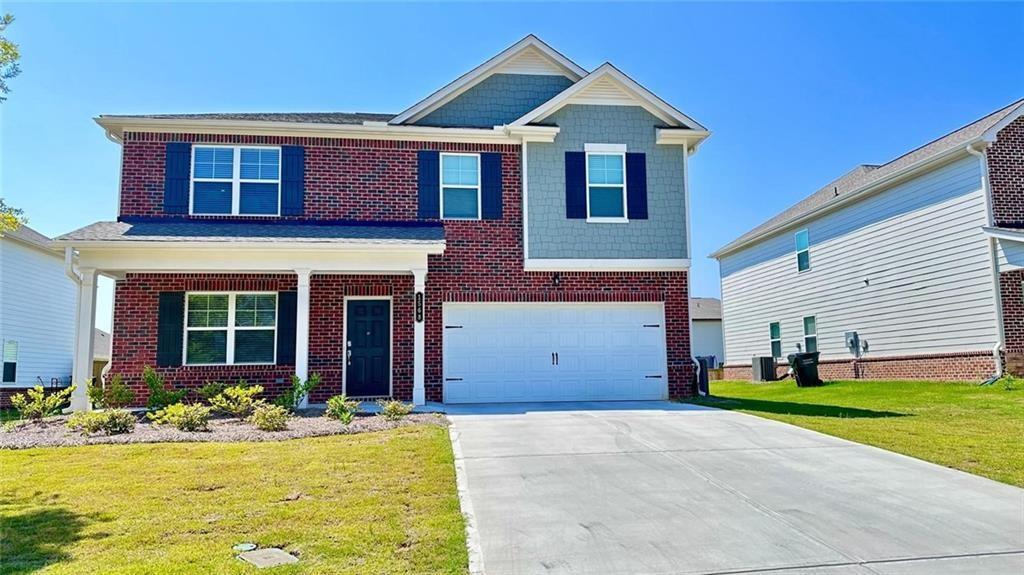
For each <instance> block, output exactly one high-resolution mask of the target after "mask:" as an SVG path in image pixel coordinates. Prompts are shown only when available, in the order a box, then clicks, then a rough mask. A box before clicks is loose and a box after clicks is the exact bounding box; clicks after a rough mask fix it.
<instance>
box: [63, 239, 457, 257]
mask: <svg viewBox="0 0 1024 575" xmlns="http://www.w3.org/2000/svg"><path fill="white" fill-rule="evenodd" d="M54 245H55V246H58V247H60V249H62V250H63V249H64V247H71V248H74V249H83V248H89V249H103V250H126V251H127V250H132V251H146V252H159V251H162V250H174V249H184V250H213V251H218V250H230V251H246V250H252V251H262V252H266V251H337V252H346V251H360V252H363V251H377V252H387V251H422V252H424V253H429V254H440V253H443V252H444V248H445V241H444V240H392V241H388V240H368V241H358V240H352V241H320V242H318V241H304V242H263V241H251V242H247V241H191V242H162V241H131V240H111V241H102V240H54Z"/></svg>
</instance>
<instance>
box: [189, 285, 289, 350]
mask: <svg viewBox="0 0 1024 575" xmlns="http://www.w3.org/2000/svg"><path fill="white" fill-rule="evenodd" d="M185 320H186V321H185V331H186V334H185V363H186V364H188V365H224V364H227V365H231V364H269V363H274V362H275V361H276V356H277V294H276V293H248V292H245V293H225V292H212V293H189V294H188V297H187V298H186V306H185Z"/></svg>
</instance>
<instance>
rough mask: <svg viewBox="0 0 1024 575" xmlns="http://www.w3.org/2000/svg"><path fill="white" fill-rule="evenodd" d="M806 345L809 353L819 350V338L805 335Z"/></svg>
mask: <svg viewBox="0 0 1024 575" xmlns="http://www.w3.org/2000/svg"><path fill="white" fill-rule="evenodd" d="M804 347H806V348H807V349H806V351H807V353H814V352H816V351H818V338H816V337H805V338H804Z"/></svg>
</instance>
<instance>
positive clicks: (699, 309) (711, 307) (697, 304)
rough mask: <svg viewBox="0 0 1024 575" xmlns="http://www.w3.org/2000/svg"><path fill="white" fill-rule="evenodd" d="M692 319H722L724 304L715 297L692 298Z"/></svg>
mask: <svg viewBox="0 0 1024 575" xmlns="http://www.w3.org/2000/svg"><path fill="white" fill-rule="evenodd" d="M690 319H698V320H699V319H718V320H720V319H722V302H721V300H719V299H717V298H713V297H692V298H690Z"/></svg>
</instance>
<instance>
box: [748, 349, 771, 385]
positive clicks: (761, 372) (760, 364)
mask: <svg viewBox="0 0 1024 575" xmlns="http://www.w3.org/2000/svg"><path fill="white" fill-rule="evenodd" d="M750 365H751V368H752V372H753V377H752V378H751V379H753V380H754V381H775V380H776V379H777V378H776V377H775V358H774V357H771V356H757V355H755V356H754V357H753V358H752V359H751V360H750Z"/></svg>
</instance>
